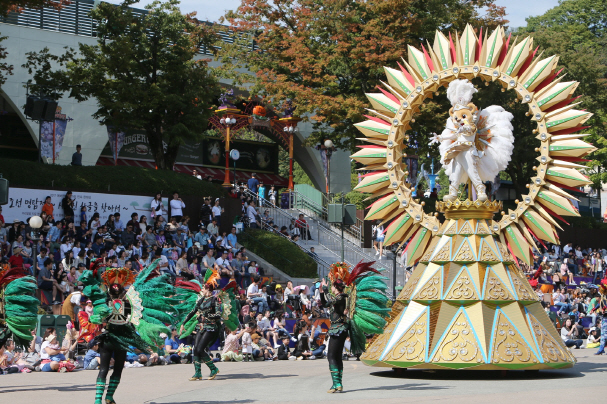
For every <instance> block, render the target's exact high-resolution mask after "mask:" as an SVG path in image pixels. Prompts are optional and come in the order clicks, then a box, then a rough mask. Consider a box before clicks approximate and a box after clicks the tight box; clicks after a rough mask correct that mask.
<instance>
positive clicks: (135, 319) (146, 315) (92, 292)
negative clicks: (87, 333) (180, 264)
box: [79, 260, 178, 404]
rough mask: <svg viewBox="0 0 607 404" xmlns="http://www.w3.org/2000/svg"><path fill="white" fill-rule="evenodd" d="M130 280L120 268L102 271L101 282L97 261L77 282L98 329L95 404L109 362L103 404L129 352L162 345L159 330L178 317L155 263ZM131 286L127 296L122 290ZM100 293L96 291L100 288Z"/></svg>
mask: <svg viewBox="0 0 607 404" xmlns="http://www.w3.org/2000/svg"><path fill="white" fill-rule="evenodd" d="M159 261H160V260H156V261H155V262H154V263H152V264H151V265H149V266H148V267H147V268H145V269H144V270H143V271H141V272H140V273H139V275H138V276H137V278H136V279H135V277H134V275H133V274H132V272H131V271H130V270H129V269H126V268H105V271H104V272H103V274H102V275H101V276H98V272H100V271H101V269H102V268H101V266H102V261H101V260H97V261H96V262H95V263H94V264H93V265H91V270H90V271H84V273H83V274H82V276H81V277H80V279H79V281H81V282H82V283H83V284H84V286H85V288H84V290H83V294H84V295H86V296H88V297H89V299H91V300H92V302H93V315H92V316H91V317H90V321H91V323H94V324H104V328H103V331H102V333H101V335H99V336H98V337H97V338H96V339H95V341H96V343H99V353H100V357H99V375H98V376H97V383H96V393H95V404H102V401H103V393H104V390H105V381H106V378H107V374H108V372H109V368H110V360H111V359H112V357H113V358H114V371H113V373H112V376H111V377H110V381H109V385H108V388H107V392H106V395H105V402H106V404H115V401H114V393H115V392H116V389H117V388H118V384H119V383H120V378H121V376H122V369H123V368H124V362H125V361H126V355H127V351H129V350H132V349H133V348H135V349H138V350H140V351H142V352H144V353H149V352H150V351H155V350H156V349H157V347H159V346H162V345H163V339H162V338H161V337H160V333H167V334H169V333H170V331H169V328H168V327H167V326H166V325H165V324H171V325H174V320H173V319H174V318H177V315H178V312H177V310H176V309H175V307H174V306H175V305H176V304H177V300H175V299H174V298H172V296H173V295H174V294H175V289H174V288H173V286H172V285H171V284H170V278H169V277H168V275H160V273H159V271H158V270H157V266H158V262H159ZM129 284H131V286H130V288H129V289H128V291H126V292H125V287H126V286H128V285H129ZM102 286H103V287H104V289H102V288H101V287H102Z"/></svg>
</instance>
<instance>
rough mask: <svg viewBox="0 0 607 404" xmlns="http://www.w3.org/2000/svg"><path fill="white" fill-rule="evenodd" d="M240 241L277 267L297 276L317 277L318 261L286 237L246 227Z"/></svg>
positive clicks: (240, 235)
mask: <svg viewBox="0 0 607 404" xmlns="http://www.w3.org/2000/svg"><path fill="white" fill-rule="evenodd" d="M238 242H239V243H240V244H242V245H243V246H245V247H246V248H247V249H248V250H249V251H251V252H252V253H254V254H256V255H259V256H260V257H261V258H263V259H264V260H266V261H268V262H269V263H270V264H272V265H274V266H275V267H276V268H278V269H280V270H281V271H282V272H284V273H285V274H287V275H289V276H293V277H295V278H316V277H317V276H318V268H317V265H316V262H315V261H314V260H313V259H312V258H311V257H310V256H309V255H308V254H306V253H305V252H304V251H302V250H301V249H300V248H299V247H297V246H296V245H295V244H293V243H291V242H289V241H288V240H286V239H285V238H284V237H281V236H278V235H276V234H272V233H270V232H267V231H265V230H261V229H245V231H244V232H243V233H240V234H239V235H238Z"/></svg>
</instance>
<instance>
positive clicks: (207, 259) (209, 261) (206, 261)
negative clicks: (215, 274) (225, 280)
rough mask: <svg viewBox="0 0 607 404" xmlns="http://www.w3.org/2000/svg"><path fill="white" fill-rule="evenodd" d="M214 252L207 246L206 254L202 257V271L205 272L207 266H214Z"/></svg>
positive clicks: (211, 267)
mask: <svg viewBox="0 0 607 404" xmlns="http://www.w3.org/2000/svg"><path fill="white" fill-rule="evenodd" d="M214 253H215V250H214V249H212V248H209V249H208V251H207V253H206V255H205V256H204V257H203V258H202V266H203V269H202V270H203V272H205V271H206V270H207V269H209V268H210V269H213V268H215V257H213V254H214Z"/></svg>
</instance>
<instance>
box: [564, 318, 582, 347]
mask: <svg viewBox="0 0 607 404" xmlns="http://www.w3.org/2000/svg"><path fill="white" fill-rule="evenodd" d="M577 325H578V324H577V323H575V324H573V323H572V321H571V319H570V318H568V319H567V320H565V324H564V325H563V327H561V338H562V339H563V341H564V342H565V346H566V347H567V348H571V347H572V346H575V349H580V347H581V346H582V344H583V343H584V341H582V340H581V339H576V337H578V328H577Z"/></svg>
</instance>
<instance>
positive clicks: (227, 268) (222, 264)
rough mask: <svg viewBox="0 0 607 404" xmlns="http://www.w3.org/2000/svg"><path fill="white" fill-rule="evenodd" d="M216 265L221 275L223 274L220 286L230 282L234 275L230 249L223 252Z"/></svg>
mask: <svg viewBox="0 0 607 404" xmlns="http://www.w3.org/2000/svg"><path fill="white" fill-rule="evenodd" d="M215 265H216V266H217V267H218V271H219V276H221V282H220V284H219V286H220V287H223V286H225V285H227V284H228V282H229V280H230V278H231V277H232V276H233V275H234V271H233V270H232V266H231V265H230V261H229V260H228V250H223V251H222V252H221V257H219V258H217V260H216V261H215Z"/></svg>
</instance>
